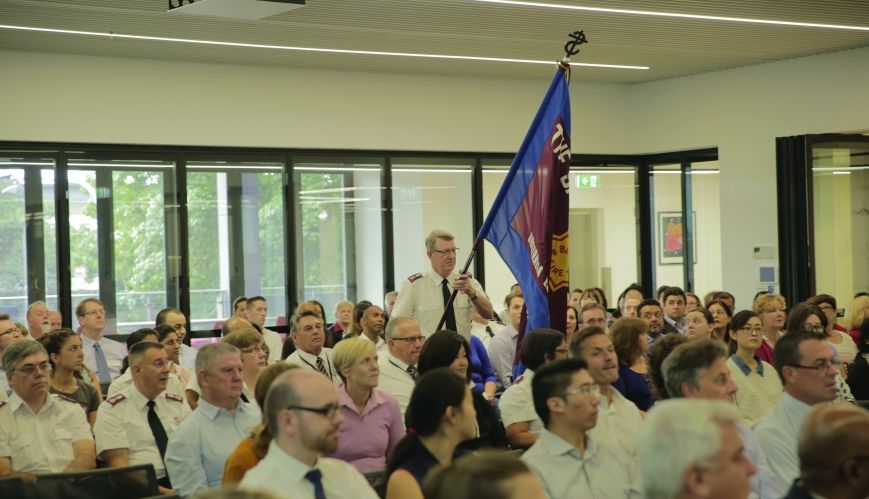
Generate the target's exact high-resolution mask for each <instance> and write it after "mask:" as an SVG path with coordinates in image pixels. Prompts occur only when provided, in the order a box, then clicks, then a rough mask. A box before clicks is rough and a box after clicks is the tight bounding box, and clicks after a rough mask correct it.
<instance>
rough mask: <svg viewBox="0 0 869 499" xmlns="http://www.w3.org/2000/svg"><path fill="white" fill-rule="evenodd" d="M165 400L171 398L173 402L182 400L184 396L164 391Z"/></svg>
mask: <svg viewBox="0 0 869 499" xmlns="http://www.w3.org/2000/svg"><path fill="white" fill-rule="evenodd" d="M166 400H173V401H175V402H184V398H183V397H181V395H175V394H174V393H169V392H166Z"/></svg>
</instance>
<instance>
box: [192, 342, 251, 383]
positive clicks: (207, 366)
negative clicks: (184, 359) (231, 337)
mask: <svg viewBox="0 0 869 499" xmlns="http://www.w3.org/2000/svg"><path fill="white" fill-rule="evenodd" d="M226 354H235V355H238V358H241V350H239V349H238V348H236V347H234V346H233V345H230V344H229V343H223V342H221V343H209V344H208V345H205V346H203V347H202V348H200V349H199V353H197V354H196V373H197V375H198V373H199V372H200V371H205V372H211V371H212V370H213V369H214V364H215V363H216V362H217V358H218V357H220V356H222V355H226Z"/></svg>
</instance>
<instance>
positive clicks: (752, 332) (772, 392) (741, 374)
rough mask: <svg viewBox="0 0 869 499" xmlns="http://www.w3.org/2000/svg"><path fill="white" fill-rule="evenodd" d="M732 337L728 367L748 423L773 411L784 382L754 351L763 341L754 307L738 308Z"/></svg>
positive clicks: (740, 408) (743, 417)
mask: <svg viewBox="0 0 869 499" xmlns="http://www.w3.org/2000/svg"><path fill="white" fill-rule="evenodd" d="M730 337H731V339H732V341H731V343H730V345H731V347H730V352H731V353H732V355H731V356H730V358H729V359H727V367H728V368H730V377H731V378H732V379H733V381H734V382H735V383H736V386H737V387H738V388H739V391H737V392H736V396H735V397H734V401H735V402H736V407H737V408H738V409H739V414H740V415H741V416H742V421H743V422H744V423H745V424H746V425H748V427H749V428H750V427H752V426H754V424H755V423H757V421H758V420H759V419H760V418H762V417H764V416H766V415H767V414H769V413H770V411H772V410H773V409H774V408H775V406H776V404H778V400H779V399H780V398H781V396H782V384H781V380H780V379H779V377H778V374H777V373H776V372H775V368H774V367H772V366H771V365H770V364H768V363H766V362H764V361H763V360H761V359H760V357H758V356H757V354H756V353H755V352H756V351H757V348H758V347H759V346H760V343H761V342H762V341H763V325H761V323H760V317H758V316H757V314H756V313H754V312H752V311H751V310H743V311H741V312H738V313H737V314H736V315H735V316H734V317H733V320H731V321H730Z"/></svg>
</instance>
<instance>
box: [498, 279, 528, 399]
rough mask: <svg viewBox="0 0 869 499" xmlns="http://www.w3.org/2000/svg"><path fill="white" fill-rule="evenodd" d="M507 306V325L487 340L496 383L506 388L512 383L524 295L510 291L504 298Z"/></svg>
mask: <svg viewBox="0 0 869 499" xmlns="http://www.w3.org/2000/svg"><path fill="white" fill-rule="evenodd" d="M504 305H506V307H507V315H508V316H509V321H508V322H507V327H505V328H504V329H502V330H501V332H499V333H498V334H496V335H495V336H494V337H492V340H491V341H490V342H489V360H491V361H492V368H493V369H494V370H495V376H497V377H498V385H499V386H500V388H502V389H507V387H509V386H510V385H511V384H512V383H513V361H514V359H515V357H516V344H517V342H518V341H519V323H520V322H521V321H522V307H524V306H525V297H524V296H523V295H522V293H512V294H509V295H507V298H505V299H504Z"/></svg>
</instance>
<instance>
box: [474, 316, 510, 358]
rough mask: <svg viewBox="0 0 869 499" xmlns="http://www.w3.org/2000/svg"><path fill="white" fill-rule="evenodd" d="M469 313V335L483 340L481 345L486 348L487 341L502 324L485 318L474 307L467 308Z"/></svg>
mask: <svg viewBox="0 0 869 499" xmlns="http://www.w3.org/2000/svg"><path fill="white" fill-rule="evenodd" d="M468 311H469V312H470V314H471V336H476V337H477V338H479V339H480V341H482V342H483V346H484V347H485V348H486V349H487V350H488V348H489V341H491V339H492V338H493V337H494V336H495V335H496V334H497V333H499V332H500V331H501V330H502V329H504V325H503V324H500V323H498V321H495V320H490V319H486V318H485V317H483V316H482V315H480V313H479V312H477V309H476V308H474V307H471V308H469V309H468Z"/></svg>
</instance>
